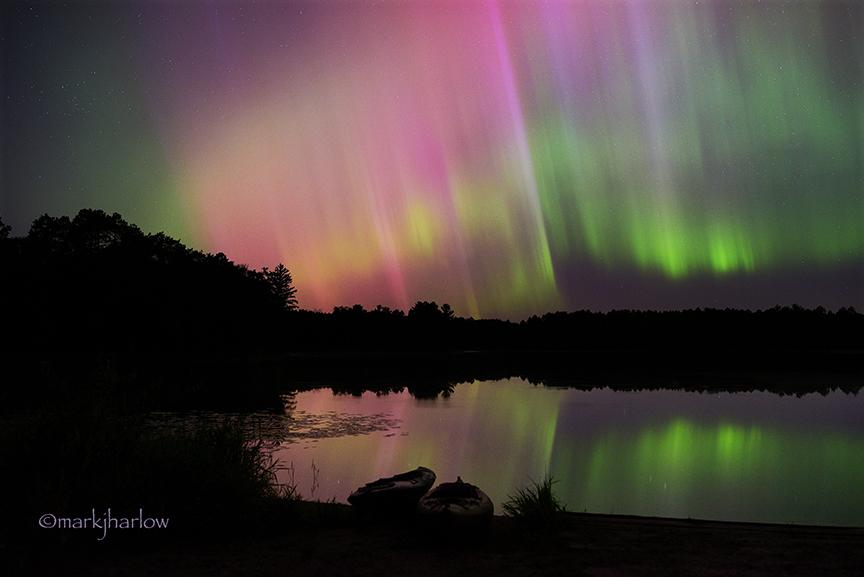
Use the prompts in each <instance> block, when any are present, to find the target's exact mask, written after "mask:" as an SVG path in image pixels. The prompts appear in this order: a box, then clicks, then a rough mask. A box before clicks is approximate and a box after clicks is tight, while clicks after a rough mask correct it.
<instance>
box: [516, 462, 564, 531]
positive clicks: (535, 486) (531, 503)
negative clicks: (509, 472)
mask: <svg viewBox="0 0 864 577" xmlns="http://www.w3.org/2000/svg"><path fill="white" fill-rule="evenodd" d="M557 482H558V481H557V480H554V479H553V478H552V476H550V475H548V474H547V475H546V476H544V477H543V478H542V479H541V480H540V481H535V480H533V479H531V485H530V486H527V487H523V488H519V489H517V490H516V494H515V495H508V496H507V501H505V502H504V503H502V505H501V507H502V509H503V510H504V514H505V515H507V516H508V517H515V518H517V519H519V520H520V521H522V522H524V523H525V524H528V525H531V526H532V527H552V526H556V525H557V524H558V522H559V521H560V520H561V513H565V512H566V510H567V509H566V508H565V507H564V505H563V504H562V503H561V501H560V500H559V499H558V497H557V496H556V495H555V492H554V491H553V489H552V487H553V485H555V483H557Z"/></svg>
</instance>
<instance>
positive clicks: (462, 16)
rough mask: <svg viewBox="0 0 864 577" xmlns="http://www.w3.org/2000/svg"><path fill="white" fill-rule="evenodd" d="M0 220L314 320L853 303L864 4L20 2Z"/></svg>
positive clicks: (5, 18)
mask: <svg viewBox="0 0 864 577" xmlns="http://www.w3.org/2000/svg"><path fill="white" fill-rule="evenodd" d="M0 14H2V68H0V75H2V76H0V91H2V107H3V108H2V122H3V125H2V135H0V138H2V141H0V156H2V165H0V215H2V218H3V221H4V222H5V223H6V224H9V225H11V226H12V227H13V230H12V235H13V236H23V235H26V234H27V232H28V230H29V227H30V224H31V223H32V221H33V220H34V219H35V218H37V217H38V216H40V215H42V214H45V213H48V214H50V215H52V216H62V215H67V216H74V215H75V214H76V213H77V212H78V211H79V210H80V209H82V208H97V209H102V210H105V211H106V212H109V213H112V212H119V213H120V214H121V215H122V216H123V217H124V219H126V220H127V221H128V222H131V223H134V224H136V225H138V226H139V227H141V229H142V230H143V231H144V232H159V231H164V232H165V233H166V234H168V235H169V236H172V237H175V238H178V239H179V240H181V241H182V242H183V243H184V244H186V245H187V246H190V247H192V248H196V249H201V250H204V251H206V252H212V253H216V252H224V253H225V254H226V255H227V256H228V258H229V259H231V260H233V261H235V262H236V263H238V264H239V263H244V264H248V265H249V266H250V267H252V268H257V269H260V268H261V267H264V266H268V267H273V266H275V265H276V264H278V263H279V262H283V263H285V265H286V266H287V267H288V268H289V269H290V270H291V272H292V275H293V277H294V282H295V286H296V287H297V289H298V292H297V296H298V299H299V303H300V306H301V307H303V308H307V309H322V310H324V311H329V310H331V309H332V307H333V306H336V305H348V306H350V305H353V304H355V303H358V304H362V305H364V306H365V307H367V308H374V307H375V306H376V305H378V304H382V305H385V306H389V307H391V308H400V309H403V310H407V309H408V308H410V306H411V305H412V304H413V303H414V302H415V301H417V300H434V301H436V302H438V303H439V304H440V303H444V302H447V303H450V304H451V305H452V307H453V308H454V310H455V311H456V314H457V315H459V316H465V317H468V316H473V317H503V318H511V319H515V320H518V319H522V318H526V317H527V316H530V315H532V314H542V313H544V312H547V311H554V310H578V309H591V310H599V311H605V310H610V309H623V308H627V309H663V310H666V309H683V308H695V307H719V308H725V307H733V308H749V309H752V310H755V309H764V308H770V307H772V306H774V305H777V304H780V305H791V304H793V303H798V304H800V305H802V306H805V307H807V308H813V307H816V306H820V305H821V306H825V307H826V308H828V309H831V310H836V309H837V308H839V307H842V306H854V307H856V308H857V309H859V310H864V183H862V174H864V143H862V135H864V3H860V2H818V1H801V2H780V1H771V2H756V1H755V0H754V1H745V2H729V1H707V2H705V1H703V2H697V1H695V0H693V1H688V0H678V1H672V0H669V1H665V2H664V1H659V0H657V1H649V0H630V1H625V0H620V1H600V0H597V1H582V2H580V1H575V0H574V1H563V0H561V1H549V2H539V1H538V2H531V1H518V2H496V1H494V0H490V1H487V2H479V1H478V2H473V1H463V2H423V1H419V0H418V1H407V0H406V1H403V2H394V1H390V2H387V1H385V2H374V3H372V2H360V1H348V0H345V1H341V2H336V1H324V2H293V1H282V2H276V1H264V2H252V1H251V0H248V1H242V0H237V1H233V2H224V1H217V2H192V1H180V0H177V1H167V0H166V1H152V2H140V3H135V2H129V1H123V2H121V1H119V0H118V1H116V2H109V1H107V0H105V1H77V2H76V1H72V2H66V3H60V2H37V1H30V2H15V1H14V0H12V1H11V2H9V1H8V0H7V1H6V2H4V4H3V7H2V8H0Z"/></svg>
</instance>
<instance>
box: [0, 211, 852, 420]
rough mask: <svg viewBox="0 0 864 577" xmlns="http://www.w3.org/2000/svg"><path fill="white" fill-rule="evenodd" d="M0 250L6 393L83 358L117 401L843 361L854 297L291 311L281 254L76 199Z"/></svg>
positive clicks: (31, 394) (820, 367)
mask: <svg viewBox="0 0 864 577" xmlns="http://www.w3.org/2000/svg"><path fill="white" fill-rule="evenodd" d="M0 263H2V270H3V282H2V289H0V290H2V298H3V303H4V304H5V307H4V309H5V312H4V318H3V324H4V327H3V328H4V333H5V334H6V335H8V336H10V337H11V339H9V340H10V341H11V343H10V345H7V346H6V347H5V348H4V353H3V356H4V357H5V358H4V367H5V369H6V374H7V377H9V378H6V379H4V384H3V386H2V393H0V398H2V401H3V403H4V404H6V405H7V406H14V405H15V404H16V403H18V402H25V403H27V402H32V401H33V400H34V399H37V398H39V397H41V396H44V395H45V394H49V395H57V394H61V395H62V394H74V391H76V390H78V389H80V388H81V387H84V386H91V385H89V384H88V385H85V384H84V383H92V382H93V381H94V379H93V375H94V374H100V375H102V377H101V378H100V379H96V380H97V381H100V382H101V383H102V384H101V385H100V386H103V387H105V386H107V387H109V388H110V389H111V393H113V394H115V395H116V396H118V398H122V399H124V402H130V403H135V404H137V405H140V406H142V407H150V406H162V405H164V404H165V403H168V402H193V401H192V400H193V399H199V398H201V397H202V396H203V397H206V396H213V393H214V391H218V394H217V395H216V396H218V397H220V398H222V399H223V400H225V401H226V402H229V401H231V400H232V399H233V400H234V401H236V400H237V397H238V396H240V395H242V396H245V397H247V398H248V397H251V398H255V397H256V394H257V393H258V392H261V394H264V393H263V392H262V391H256V390H255V387H263V388H265V389H268V393H269V387H267V386H264V385H261V384H260V382H262V381H273V380H274V379H275V380H277V381H279V383H280V384H281V385H284V386H301V385H304V384H305V385H309V384H310V383H311V384H315V383H327V384H328V385H330V386H333V388H334V390H337V391H338V390H341V389H340V387H343V388H344V389H345V390H346V391H348V390H351V391H356V390H363V389H365V388H370V389H377V390H394V389H398V388H400V387H402V386H404V383H406V382H408V381H410V382H412V383H414V384H413V385H412V386H414V387H415V388H417V387H419V389H423V386H422V383H423V381H424V380H426V381H427V382H428V383H429V385H430V386H429V388H428V390H427V391H426V392H427V393H430V394H438V393H441V392H444V393H446V392H447V391H448V390H452V385H453V383H455V382H461V381H466V380H473V379H479V378H486V379H488V378H506V377H511V376H523V377H525V378H528V379H530V380H532V382H538V383H554V382H556V381H565V380H569V381H571V382H572V381H573V379H574V376H576V377H578V378H577V380H579V381H580V382H585V383H589V384H590V383H592V382H594V381H598V382H599V381H603V382H609V380H610V379H611V380H614V375H616V374H622V373H623V374H630V373H632V372H640V373H642V374H643V376H644V375H645V374H657V373H658V372H660V373H663V372H668V371H682V370H689V371H702V372H706V371H707V372H712V371H713V372H716V371H751V370H769V371H787V372H789V371H799V372H800V371H804V372H820V371H821V372H834V373H838V372H839V373H843V374H852V375H854V376H860V370H861V369H860V367H861V362H860V361H861V353H862V350H864V315H862V314H861V313H859V312H857V311H856V310H855V309H854V308H842V309H840V310H838V311H836V312H832V311H827V310H825V309H824V308H822V307H819V308H816V309H813V310H810V309H805V308H803V307H801V306H798V305H792V306H779V305H778V306H775V307H774V308H771V309H767V310H759V311H749V310H736V309H723V310H719V309H711V308H707V309H690V310H682V311H633V310H615V311H610V312H606V313H602V312H591V311H585V310H583V311H575V312H561V311H559V312H550V313H547V314H544V315H542V316H532V317H530V318H528V319H525V320H522V321H521V322H513V321H506V320H498V319H473V318H463V317H460V316H458V315H457V314H456V311H454V310H453V309H452V308H451V307H450V306H449V305H448V304H446V303H445V304H443V305H440V306H439V305H438V304H437V303H436V302H434V301H417V302H416V303H415V304H414V306H413V307H411V309H410V310H408V311H407V313H406V312H404V311H401V310H393V309H390V308H388V307H384V306H381V305H379V306H377V307H376V308H375V309H372V310H366V309H365V308H364V307H363V306H361V305H353V306H337V307H335V308H334V309H333V311H332V312H329V313H325V312H320V311H308V310H302V309H300V308H299V307H298V298H297V295H298V292H299V294H301V295H302V279H299V280H300V282H301V288H300V289H299V291H298V289H297V288H296V287H295V286H294V284H293V279H292V277H291V273H290V270H289V267H287V266H286V265H285V264H283V263H278V264H277V265H276V266H275V267H274V268H273V269H272V270H271V269H269V268H264V269H262V270H261V271H257V270H254V269H250V268H249V267H248V266H247V265H244V264H236V263H234V262H232V261H231V260H229V258H228V257H227V256H226V255H225V254H223V253H218V254H215V255H213V254H208V253H204V252H202V251H199V250H194V249H190V248H188V247H186V246H184V245H183V244H182V243H181V242H179V241H178V240H175V239H173V238H171V237H169V236H167V235H165V234H164V233H162V232H160V233H156V234H145V233H144V232H142V231H141V230H140V229H139V228H138V227H137V226H135V225H134V224H130V223H127V222H126V221H125V220H123V218H122V217H121V216H120V215H119V214H116V213H114V214H111V215H109V214H107V213H105V212H103V211H101V210H92V209H85V210H81V211H80V212H79V213H78V214H77V215H76V216H75V217H74V218H69V217H66V216H61V217H51V216H48V215H43V216H41V217H39V218H38V219H36V220H35V221H34V222H33V224H32V226H31V228H30V231H29V233H28V234H27V235H26V236H24V237H13V236H11V229H10V228H9V227H8V226H6V225H4V224H3V223H2V220H0ZM289 264H290V263H289ZM106 374H108V375H109V376H108V377H106V376H105V375H106ZM255 375H258V377H259V378H257V379H256V378H251V377H254V376H255ZM105 383H109V384H108V385H106V384H105ZM214 383H218V384H214ZM256 383H259V384H256ZM399 383H401V384H399ZM418 383H420V384H418ZM358 387H359V388H358ZM419 389H418V391H417V394H418V395H421V396H422V395H423V394H424V393H423V391H421V390H419ZM64 391H65V393H64Z"/></svg>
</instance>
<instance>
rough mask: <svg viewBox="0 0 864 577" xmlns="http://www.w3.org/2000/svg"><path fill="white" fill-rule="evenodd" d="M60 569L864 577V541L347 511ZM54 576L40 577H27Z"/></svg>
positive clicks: (223, 576) (715, 525)
mask: <svg viewBox="0 0 864 577" xmlns="http://www.w3.org/2000/svg"><path fill="white" fill-rule="evenodd" d="M340 507H341V506H340ZM36 565H38V564H36ZM62 568H63V571H62V573H63V574H65V575H81V576H83V575H100V576H101V575H105V576H107V575H114V576H121V575H122V576H136V577H137V576H143V575H170V576H181V575H182V576H205V575H208V576H216V577H228V576H234V575H251V576H256V575H261V576H263V575H268V576H269V575H290V576H306V575H309V576H312V575H315V576H334V577H338V576H346V577H347V576H351V577H360V576H369V577H373V576H375V577H380V576H382V575H399V576H423V577H428V576H438V575H446V576H459V575H465V576H469V575H470V576H474V577H505V576H511V575H512V576H520V577H526V576H531V575H538V576H540V575H542V576H555V575H562V576H565V575H566V576H567V577H573V576H577V575H628V576H630V575H632V576H641V575H652V576H653V575H676V576H677V575H699V576H709V575H711V576H713V575H772V576H776V575H801V576H807V577H812V576H817V575H826V576H827V575H830V576H845V575H862V576H864V529H852V528H830V527H807V526H786V525H759V524H743V523H723V522H709V521H692V520H672V519H656V518H645V517H626V516H608V515H590V514H588V515H586V514H568V515H567V517H566V521H565V522H564V523H563V525H562V527H560V528H559V529H557V530H554V531H551V530H550V531H540V532H538V531H529V530H526V529H525V528H524V527H522V526H520V525H518V524H517V523H516V522H515V521H514V520H513V519H510V518H506V517H495V518H494V520H493V521H492V523H491V524H490V525H488V526H487V527H484V528H482V529H480V530H476V529H475V530H472V531H470V532H466V533H464V534H459V535H450V536H444V535H441V534H440V533H438V532H430V531H428V530H424V529H423V528H421V527H418V526H417V524H416V522H413V521H406V520H386V521H382V520H371V519H367V518H363V517H360V516H359V515H357V514H355V513H354V512H353V511H352V510H350V509H349V508H347V507H346V508H340V512H339V514H338V516H336V517H334V518H333V519H331V520H330V521H328V522H327V523H324V524H322V525H321V526H320V527H311V528H295V529H293V530H289V531H287V532H286V533H284V534H280V535H270V536H266V537H255V538H253V537H234V538H232V537H230V536H226V538H225V539H220V540H219V541H218V542H199V543H197V544H193V545H190V544H185V545H182V546H180V545H177V544H174V545H170V544H169V545H163V546H161V547H159V549H158V550H157V551H146V550H145V551H136V552H134V553H132V552H127V553H123V554H119V553H112V554H110V555H106V556H101V555H99V554H98V553H97V554H93V553H89V554H88V555H86V556H78V557H76V558H75V559H72V560H67V561H64V563H63V567H62ZM27 569H32V570H33V571H30V570H27ZM56 569H57V567H56V566H55V567H54V568H53V570H52V569H51V568H42V569H41V570H39V569H38V568H37V567H35V566H33V567H29V568H25V571H24V573H27V574H29V573H33V574H35V573H37V572H38V573H42V572H44V573H46V574H50V573H53V572H54V571H56Z"/></svg>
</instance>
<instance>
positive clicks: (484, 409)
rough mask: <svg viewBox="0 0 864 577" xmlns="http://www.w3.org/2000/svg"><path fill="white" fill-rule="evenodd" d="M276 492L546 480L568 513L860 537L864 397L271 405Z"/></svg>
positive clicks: (586, 394)
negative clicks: (276, 414) (409, 481)
mask: <svg viewBox="0 0 864 577" xmlns="http://www.w3.org/2000/svg"><path fill="white" fill-rule="evenodd" d="M281 431H282V433H281V435H276V436H271V439H276V441H275V443H274V450H275V455H276V456H277V457H278V458H279V459H280V463H281V469H280V471H279V480H280V482H283V483H286V482H291V483H294V484H296V485H297V487H298V489H299V490H300V492H301V493H302V494H303V495H304V496H305V497H306V498H312V499H321V500H328V499H332V498H335V499H336V501H339V502H345V501H346V498H347V496H348V494H349V493H350V492H351V491H353V490H355V489H356V488H357V487H359V486H361V485H363V484H364V483H366V482H368V481H371V480H374V479H377V478H379V477H383V476H389V475H392V474H395V473H399V472H402V471H406V470H409V469H413V468H415V467H417V466H420V465H423V466H427V467H430V468H431V469H433V470H434V471H435V472H436V473H437V475H438V481H439V482H442V481H452V480H455V479H456V477H457V475H458V476H461V477H462V479H463V480H465V481H468V482H471V483H474V484H476V485H479V486H480V487H481V488H482V489H484V490H485V491H486V492H487V493H488V494H489V496H490V497H491V498H492V500H493V501H494V502H495V504H496V511H497V512H499V513H500V503H501V502H502V501H504V500H505V499H506V498H507V496H508V495H509V494H512V493H513V492H514V491H515V489H516V488H518V487H522V486H525V485H527V484H528V483H529V482H530V480H531V479H540V478H541V477H542V476H543V475H544V474H546V473H547V472H548V473H549V474H551V475H552V476H553V477H554V478H555V479H558V480H559V483H558V484H557V485H556V486H555V488H556V492H557V494H558V495H559V496H560V498H561V500H562V501H563V502H564V503H565V504H566V506H567V508H568V509H569V510H573V511H588V512H591V513H615V514H634V515H646V516H664V517H679V518H688V517H690V518H700V519H718V520H732V521H755V522H772V523H796V524H828V525H846V526H864V496H862V487H864V395H862V394H858V395H849V394H845V393H842V392H839V393H831V394H828V395H825V396H823V395H820V394H808V395H805V396H803V397H800V398H799V397H795V396H779V395H776V394H773V393H761V392H752V393H734V394H733V393H713V394H709V393H687V392H683V391H639V392H632V393H631V392H615V391H612V390H610V389H594V390H591V391H582V390H577V389H557V388H549V387H543V386H534V385H531V384H530V383H527V382H525V381H522V380H521V379H511V380H506V381H496V382H475V383H473V384H460V385H457V386H456V389H455V391H454V393H453V394H452V395H450V396H449V397H447V398H442V397H439V398H438V399H436V400H418V399H416V398H414V397H411V396H410V395H409V394H408V393H407V392H406V393H398V394H394V393H391V394H388V395H381V396H377V395H375V394H374V393H365V394H363V395H362V396H350V395H334V394H333V393H332V392H331V391H330V390H329V389H321V390H315V391H309V392H300V393H296V394H292V395H289V396H288V397H286V417H285V419H284V427H283V428H282V429H281Z"/></svg>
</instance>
